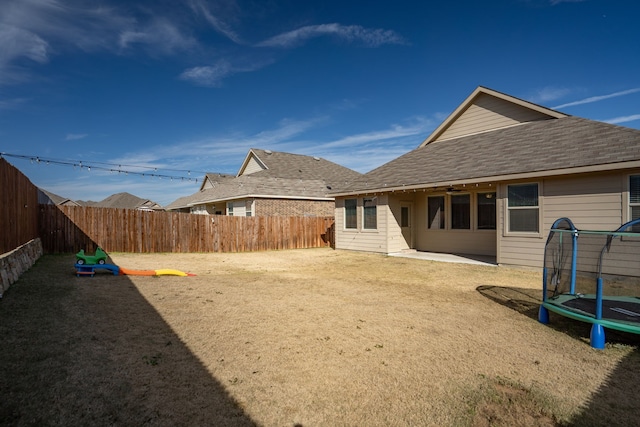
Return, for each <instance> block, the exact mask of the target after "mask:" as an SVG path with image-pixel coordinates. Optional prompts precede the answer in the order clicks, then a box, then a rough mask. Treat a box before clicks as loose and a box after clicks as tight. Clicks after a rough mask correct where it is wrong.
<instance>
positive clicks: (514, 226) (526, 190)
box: [507, 183, 540, 233]
mask: <svg viewBox="0 0 640 427" xmlns="http://www.w3.org/2000/svg"><path fill="white" fill-rule="evenodd" d="M507 198H508V203H507V210H508V218H509V231H511V232H534V233H537V232H538V231H540V230H539V227H540V224H539V214H540V212H539V206H538V184H537V183H534V184H516V185H508V186H507Z"/></svg>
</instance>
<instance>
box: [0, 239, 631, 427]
mask: <svg viewBox="0 0 640 427" xmlns="http://www.w3.org/2000/svg"><path fill="white" fill-rule="evenodd" d="M111 256H112V258H113V260H114V262H115V263H116V264H118V265H121V266H123V267H127V268H133V269H141V270H142V269H159V268H176V269H180V270H184V271H190V272H193V273H196V274H197V276H196V277H175V276H163V277H135V276H113V275H111V274H107V273H106V272H105V273H104V274H98V275H97V276H96V277H94V278H86V277H82V278H77V277H75V275H74V274H73V266H72V265H73V257H71V256H46V257H43V258H42V259H41V260H40V261H38V263H37V264H36V266H35V267H34V268H33V269H31V270H30V271H29V272H27V273H26V274H25V275H24V276H23V277H22V278H21V279H20V281H19V282H17V283H16V284H14V286H13V287H12V288H11V289H10V290H9V292H7V293H6V294H5V297H4V299H3V300H2V301H0V336H1V337H2V338H1V339H2V346H0V373H1V375H2V381H0V424H2V425H154V426H175V425H202V426H204V425H230V426H236V425H254V424H258V425H265V426H287V425H288V426H293V425H303V426H317V425H331V426H335V425H349V426H353V425H367V426H389V425H433V426H458V425H461V426H464V425H467V426H494V425H495V426H500V425H502V426H518V425H520V426H530V425H539V426H552V425H576V426H578V425H580V426H585V425H586V426H589V425H591V426H599V425H621V426H624V425H629V426H632V425H640V403H639V401H638V400H637V395H638V392H640V381H638V377H639V375H640V374H639V372H640V370H639V369H638V368H639V367H640V355H639V354H638V351H637V344H638V341H637V338H636V336H628V335H614V334H611V333H608V335H607V338H608V341H610V344H608V346H607V349H606V350H604V351H597V350H593V349H591V348H590V347H589V345H588V333H589V328H588V326H587V325H582V324H579V323H578V324H576V323H575V322H572V321H568V320H566V319H564V318H561V317H559V316H552V322H553V325H552V327H549V326H544V325H541V324H539V323H538V322H537V321H536V319H535V316H536V312H537V307H538V304H539V298H540V294H541V284H540V280H541V279H540V274H538V273H535V272H531V271H522V270H516V269H507V268H494V267H484V266H473V265H462V264H444V263H437V262H430V261H421V260H414V259H403V258H391V257H385V256H382V255H375V254H364V253H354V252H347V251H334V250H331V249H312V250H297V251H279V252H262V253H242V254H189V255H178V254H155V255H139V254H111Z"/></svg>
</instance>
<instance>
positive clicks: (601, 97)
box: [552, 87, 640, 109]
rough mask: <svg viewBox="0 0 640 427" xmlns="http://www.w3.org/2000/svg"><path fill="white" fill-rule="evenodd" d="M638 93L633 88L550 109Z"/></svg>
mask: <svg viewBox="0 0 640 427" xmlns="http://www.w3.org/2000/svg"><path fill="white" fill-rule="evenodd" d="M638 92H640V87H637V88H634V89H628V90H623V91H620V92H614V93H610V94H608V95H599V96H592V97H589V98H585V99H581V100H579V101H573V102H568V103H566V104H561V105H556V106H555V107H552V108H554V109H558V108H566V107H573V106H575V105H582V104H591V103H593V102H599V101H604V100H605V99H611V98H616V97H618V96H625V95H631V94H633V93H638Z"/></svg>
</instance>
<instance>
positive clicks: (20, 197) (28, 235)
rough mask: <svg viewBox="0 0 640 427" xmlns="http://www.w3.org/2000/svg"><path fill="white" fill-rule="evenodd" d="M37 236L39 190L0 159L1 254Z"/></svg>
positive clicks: (0, 157) (20, 173)
mask: <svg viewBox="0 0 640 427" xmlns="http://www.w3.org/2000/svg"><path fill="white" fill-rule="evenodd" d="M36 237H38V188H37V187H36V186H35V185H33V184H32V183H31V181H29V178H27V177H26V176H24V175H23V174H22V172H20V171H19V170H18V169H16V168H15V167H14V166H12V165H11V164H9V163H8V162H7V161H6V160H5V159H4V158H2V156H0V254H3V253H5V252H8V251H11V250H13V249H15V248H17V247H18V246H20V245H23V244H25V243H27V242H28V241H30V240H32V239H35V238H36Z"/></svg>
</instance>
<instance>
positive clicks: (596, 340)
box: [591, 323, 604, 350]
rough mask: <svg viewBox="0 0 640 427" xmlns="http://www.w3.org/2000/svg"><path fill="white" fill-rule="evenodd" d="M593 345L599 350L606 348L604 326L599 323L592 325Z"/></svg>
mask: <svg viewBox="0 0 640 427" xmlns="http://www.w3.org/2000/svg"><path fill="white" fill-rule="evenodd" d="M591 347H593V348H595V349H598V350H602V349H604V327H602V325H600V324H598V323H594V324H593V325H592V326H591Z"/></svg>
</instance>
